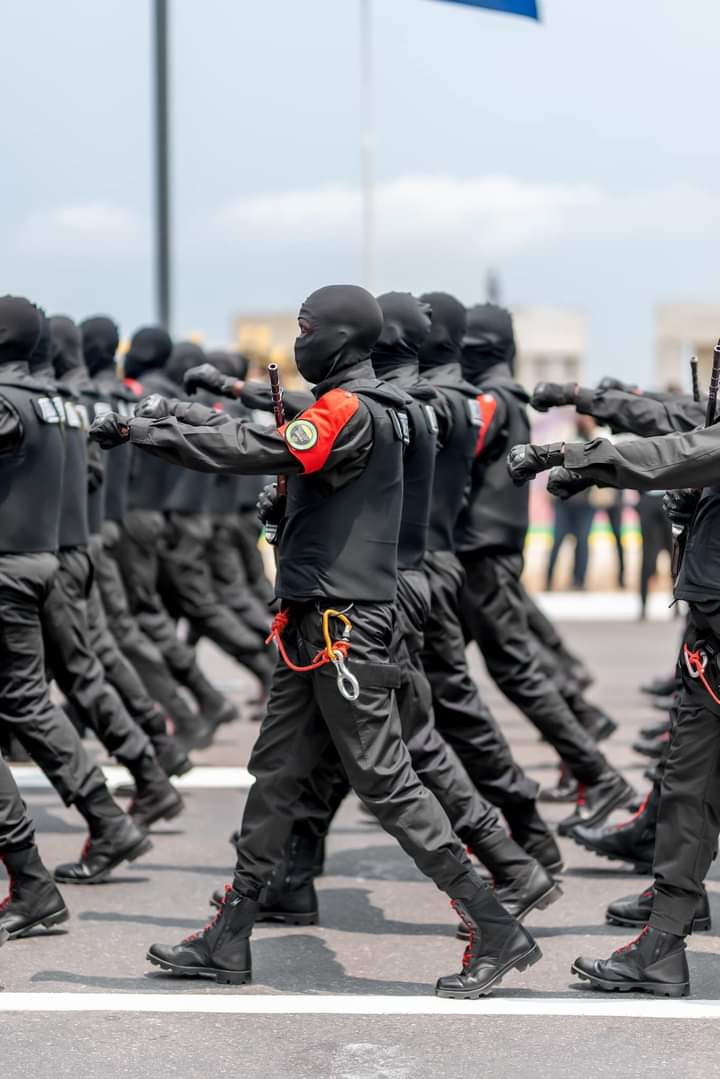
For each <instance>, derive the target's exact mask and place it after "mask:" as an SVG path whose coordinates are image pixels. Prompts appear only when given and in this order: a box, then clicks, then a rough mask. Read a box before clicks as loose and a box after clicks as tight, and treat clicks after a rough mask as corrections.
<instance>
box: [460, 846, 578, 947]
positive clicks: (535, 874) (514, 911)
mask: <svg viewBox="0 0 720 1079" xmlns="http://www.w3.org/2000/svg"><path fill="white" fill-rule="evenodd" d="M562 894H563V893H562V888H561V887H560V885H559V884H556V883H555V881H554V880H553V879H552V877H551V876H550V874H549V873H548V871H547V869H545V867H544V866H542V865H540V863H539V862H536V861H534V860H532V859H530V861H529V862H528V864H527V865H526V866H524V867H523V869H522V871H521V872H520V873H518V874H517V875H516V876H515V877H513V879H512V880H507V879H506V880H505V881H499V880H497V879H496V880H495V895H496V897H497V898H498V899H499V900H500V902H501V903H502V905H503V906H504V908H505V910H506V911H507V912H508V914H511V915H512V916H513V918H517V920H518V921H519V922H521V921H523V919H524V918H526V917H527V916H528V914H529V913H530V912H531V911H533V910H545V908H546V907H549V906H551V904H553V903H555V902H557V900H558V899H560V898H561V897H562ZM455 935H456V936H457V937H458V939H459V940H468V939H469V932H468V928H467V925H466V924H465V923H464V922H460V925H459V926H458V930H457V933H456V934H455Z"/></svg>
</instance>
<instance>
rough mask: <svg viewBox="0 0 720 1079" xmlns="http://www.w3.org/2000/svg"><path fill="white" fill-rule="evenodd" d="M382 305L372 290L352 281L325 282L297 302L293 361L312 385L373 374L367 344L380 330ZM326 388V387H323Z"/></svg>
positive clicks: (368, 345)
mask: <svg viewBox="0 0 720 1079" xmlns="http://www.w3.org/2000/svg"><path fill="white" fill-rule="evenodd" d="M382 321H383V320H382V311H381V310H380V307H379V305H378V302H377V300H376V299H375V297H374V296H371V295H370V293H369V292H367V291H366V289H364V288H358V286H357V285H328V286H327V287H326V288H320V289H318V290H317V292H313V293H312V295H310V296H308V298H307V300H305V303H304V304H303V305H302V307H301V308H300V312H299V314H298V322H299V323H300V335H299V337H297V338H296V339H295V363H296V364H297V369H298V371H299V372H300V374H301V375H302V376H303V378H304V379H307V381H308V382H310V383H313V384H314V385H317V384H318V383H321V382H322V383H326V382H328V380H333V381H338V380H341V379H339V376H343V375H346V374H347V373H349V372H350V371H352V373H353V378H358V377H368V378H374V377H375V374H374V371H373V369H372V364H371V363H370V350H371V349H372V347H373V345H374V344H375V342H376V341H377V339H378V337H379V336H380V332H381V330H382ZM328 388H329V387H328Z"/></svg>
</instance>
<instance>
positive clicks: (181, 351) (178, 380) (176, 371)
mask: <svg viewBox="0 0 720 1079" xmlns="http://www.w3.org/2000/svg"><path fill="white" fill-rule="evenodd" d="M206 360H207V357H206V355H205V350H204V349H202V348H200V345H196V344H194V343H193V342H192V341H179V342H178V344H177V345H175V347H174V349H173V350H172V353H171V354H170V359H169V360H168V362H167V363H166V364H165V374H166V375H167V377H168V378H170V379H172V381H173V382H174V383H175V384H176V385H177V386H182V384H183V376H184V375H185V374H186V373H187V372H188V371H189V370H190V368H191V367H199V366H200V364H201V363H205V362H206Z"/></svg>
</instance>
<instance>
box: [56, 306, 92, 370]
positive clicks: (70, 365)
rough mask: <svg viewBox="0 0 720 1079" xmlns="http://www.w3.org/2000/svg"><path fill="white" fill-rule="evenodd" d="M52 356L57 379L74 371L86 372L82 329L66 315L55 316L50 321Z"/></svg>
mask: <svg viewBox="0 0 720 1079" xmlns="http://www.w3.org/2000/svg"><path fill="white" fill-rule="evenodd" d="M49 322H50V354H51V357H52V365H53V368H54V370H55V377H56V378H64V377H65V376H66V375H69V374H70V373H71V372H72V371H82V372H83V373H84V372H85V363H84V362H83V354H82V335H81V334H80V328H79V327H78V326H76V325H75V323H74V322H73V320H72V319H71V318H68V317H67V316H66V315H53V316H52V317H51V318H50V319H49Z"/></svg>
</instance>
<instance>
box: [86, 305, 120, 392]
mask: <svg viewBox="0 0 720 1079" xmlns="http://www.w3.org/2000/svg"><path fill="white" fill-rule="evenodd" d="M80 333H81V334H82V350H83V359H84V360H85V366H86V367H87V369H88V373H89V374H90V375H91V376H92V377H93V378H94V377H95V375H97V374H98V373H99V372H100V371H108V370H112V371H114V370H115V353H116V352H117V350H118V345H119V344H120V332H119V330H118V328H117V326H116V325H115V323H114V322H113V320H112V319H111V318H108V317H107V315H96V316H95V317H94V318H86V319H85V321H84V322H81V323H80Z"/></svg>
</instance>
